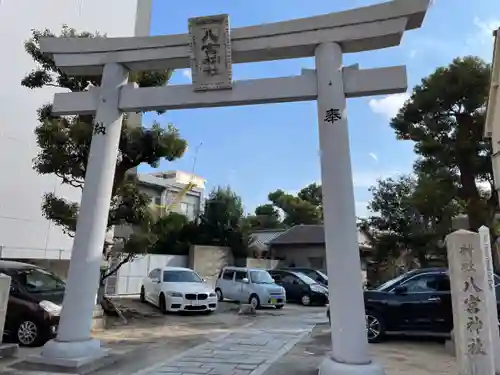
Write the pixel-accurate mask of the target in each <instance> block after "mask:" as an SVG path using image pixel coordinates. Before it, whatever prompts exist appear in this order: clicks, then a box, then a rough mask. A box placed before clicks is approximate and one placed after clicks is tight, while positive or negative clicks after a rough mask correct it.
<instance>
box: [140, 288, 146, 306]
mask: <svg viewBox="0 0 500 375" xmlns="http://www.w3.org/2000/svg"><path fill="white" fill-rule="evenodd" d="M139 300H140V301H141V302H142V303H146V291H145V290H144V287H143V286H142V287H141V294H140V296H139Z"/></svg>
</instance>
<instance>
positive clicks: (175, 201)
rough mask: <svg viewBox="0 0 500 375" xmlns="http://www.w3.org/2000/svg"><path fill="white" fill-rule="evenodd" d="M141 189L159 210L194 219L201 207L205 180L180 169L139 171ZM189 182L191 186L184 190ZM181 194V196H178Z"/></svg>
mask: <svg viewBox="0 0 500 375" xmlns="http://www.w3.org/2000/svg"><path fill="white" fill-rule="evenodd" d="M137 178H138V180H139V184H140V186H141V190H143V191H145V192H147V193H148V194H149V195H150V196H151V203H152V204H153V205H154V206H155V208H157V209H158V210H159V211H160V212H162V213H165V212H166V211H169V212H178V213H181V214H183V215H186V216H187V218H188V219H189V220H190V221H192V220H195V219H196V218H197V217H198V216H199V214H200V212H201V210H202V209H203V194H204V192H205V180H204V179H203V178H201V177H199V176H196V175H193V174H191V173H187V172H182V171H168V172H153V173H139V174H138V175H137ZM189 184H192V185H193V187H191V188H190V189H188V190H187V191H185V189H186V188H187V187H188V185H189ZM179 195H181V196H179Z"/></svg>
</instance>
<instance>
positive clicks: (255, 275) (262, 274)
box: [250, 271, 274, 284]
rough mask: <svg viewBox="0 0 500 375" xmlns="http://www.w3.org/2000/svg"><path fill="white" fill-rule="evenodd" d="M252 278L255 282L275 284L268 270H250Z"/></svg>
mask: <svg viewBox="0 0 500 375" xmlns="http://www.w3.org/2000/svg"><path fill="white" fill-rule="evenodd" d="M250 279H251V280H252V283H254V284H274V280H273V278H272V277H271V275H270V274H269V272H267V271H250Z"/></svg>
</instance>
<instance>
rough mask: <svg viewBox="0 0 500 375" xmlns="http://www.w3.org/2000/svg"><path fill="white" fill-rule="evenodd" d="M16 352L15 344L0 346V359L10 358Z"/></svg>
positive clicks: (17, 347)
mask: <svg viewBox="0 0 500 375" xmlns="http://www.w3.org/2000/svg"><path fill="white" fill-rule="evenodd" d="M18 350H19V345H17V344H0V358H12V357H14V356H15V355H16V354H17V351H18Z"/></svg>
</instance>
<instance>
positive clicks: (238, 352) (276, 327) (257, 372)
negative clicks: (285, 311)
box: [138, 313, 324, 375]
mask: <svg viewBox="0 0 500 375" xmlns="http://www.w3.org/2000/svg"><path fill="white" fill-rule="evenodd" d="M323 315H324V314H318V313H315V314H307V315H299V316H298V317H288V316H276V317H269V318H267V319H265V320H264V321H260V322H257V323H255V324H252V325H251V326H249V327H242V328H240V329H239V330H237V331H236V332H233V333H229V334H226V335H224V336H222V337H218V338H215V339H213V340H212V341H211V342H208V343H205V344H202V345H199V346H196V347H194V348H192V349H190V350H188V351H186V352H184V353H182V354H181V355H179V356H177V357H174V358H171V359H169V360H168V361H166V362H163V363H161V364H157V365H155V366H154V367H151V368H149V369H145V370H143V371H141V372H139V373H138V375H262V374H263V373H264V372H265V371H266V370H267V369H268V368H269V367H270V366H271V364H272V363H273V362H275V361H276V360H278V359H279V358H280V357H281V356H283V355H284V354H286V353H287V352H288V351H289V350H291V349H292V348H293V346H294V345H295V344H296V343H298V342H299V341H300V340H301V339H302V338H303V337H304V336H306V335H308V334H309V333H310V332H311V331H312V329H313V328H314V325H315V324H316V323H318V322H319V321H321V320H324V316H323Z"/></svg>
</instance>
